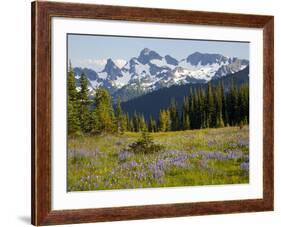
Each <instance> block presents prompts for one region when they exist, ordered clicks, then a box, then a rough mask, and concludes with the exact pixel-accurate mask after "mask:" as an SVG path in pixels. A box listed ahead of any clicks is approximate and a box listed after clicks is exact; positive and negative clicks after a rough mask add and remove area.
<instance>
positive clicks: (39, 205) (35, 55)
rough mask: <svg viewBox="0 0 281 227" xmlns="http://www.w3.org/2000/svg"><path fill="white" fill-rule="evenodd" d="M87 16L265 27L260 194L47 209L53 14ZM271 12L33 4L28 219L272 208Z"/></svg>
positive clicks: (95, 219)
mask: <svg viewBox="0 0 281 227" xmlns="http://www.w3.org/2000/svg"><path fill="white" fill-rule="evenodd" d="M52 17H66V18H88V19H106V20H121V21H140V22H157V23H171V24H177V23H180V24H194V25H215V26H231V27H233V26H234V27H245V28H261V29H263V92H264V93H263V198H262V199H247V200H233V201H216V202H194V203H176V204H163V205H145V206H129V207H117V208H114V207H110V208H95V209H78V210H55V211H54V210H52V209H51V197H52V193H51V175H52V174H51V143H52V141H51V127H52V124H51V122H52V119H51V108H52V105H51V19H52ZM273 70H274V18H273V16H261V15H246V14H231V13H214V12H199V11H185V10H169V9H150V8H135V7H123V6H106V5H92V4H77V3H58V2H45V1H35V2H33V3H32V201H31V202H32V224H34V225H54V224H72V223H86V222H101V221H118V220H132V219H148V218H163V217H179V216H193V215H207V214H224V213H238V212H258V211H272V210H273V206H274V182H273V179H274V175H273V169H274V166H273V164H274V161H273V141H274V137H273V136H274V132H273V131H274V127H273V119H274V106H273V104H274V96H273V90H274V83H273V77H274V76H273V74H274V72H273Z"/></svg>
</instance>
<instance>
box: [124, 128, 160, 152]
mask: <svg viewBox="0 0 281 227" xmlns="http://www.w3.org/2000/svg"><path fill="white" fill-rule="evenodd" d="M163 148H164V146H162V145H160V144H155V143H154V142H153V139H152V138H151V136H150V134H149V133H148V132H147V131H143V132H142V135H141V137H140V139H138V141H136V142H134V143H132V144H130V145H129V149H128V150H129V151H131V152H134V153H145V154H147V153H154V152H159V151H161V150H163Z"/></svg>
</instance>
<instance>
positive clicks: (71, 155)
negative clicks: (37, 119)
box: [67, 127, 249, 191]
mask: <svg viewBox="0 0 281 227" xmlns="http://www.w3.org/2000/svg"><path fill="white" fill-rule="evenodd" d="M151 135H152V138H153V140H154V142H155V143H156V144H161V145H163V146H164V150H163V151H160V152H158V153H152V154H143V153H138V154H135V153H132V152H128V151H125V150H126V147H128V145H129V144H131V143H133V142H135V141H136V140H137V139H138V138H139V137H140V133H132V132H127V133H125V134H123V135H98V136H80V137H76V138H69V139H68V165H67V168H68V169H67V187H68V191H85V190H104V189H123V188H146V187H174V186H194V185H214V184H240V183H248V182H249V172H248V169H247V168H243V167H242V165H243V164H242V163H244V164H245V165H246V166H247V164H248V155H249V145H248V144H249V143H248V140H249V129H248V127H244V128H243V129H239V127H226V128H220V129H200V130H188V131H178V132H159V133H152V134H151ZM231 154H232V155H233V156H231Z"/></svg>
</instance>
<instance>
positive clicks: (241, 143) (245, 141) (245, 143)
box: [238, 139, 249, 147]
mask: <svg viewBox="0 0 281 227" xmlns="http://www.w3.org/2000/svg"><path fill="white" fill-rule="evenodd" d="M238 146H239V147H248V146H249V139H239V140H238Z"/></svg>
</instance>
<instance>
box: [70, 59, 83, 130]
mask: <svg viewBox="0 0 281 227" xmlns="http://www.w3.org/2000/svg"><path fill="white" fill-rule="evenodd" d="M77 96H78V94H77V90H76V81H75V76H74V71H73V69H72V66H71V62H70V63H69V70H68V74H67V131H68V135H72V134H75V133H77V132H79V131H80V122H79V112H78V103H77V98H78V97H77Z"/></svg>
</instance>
